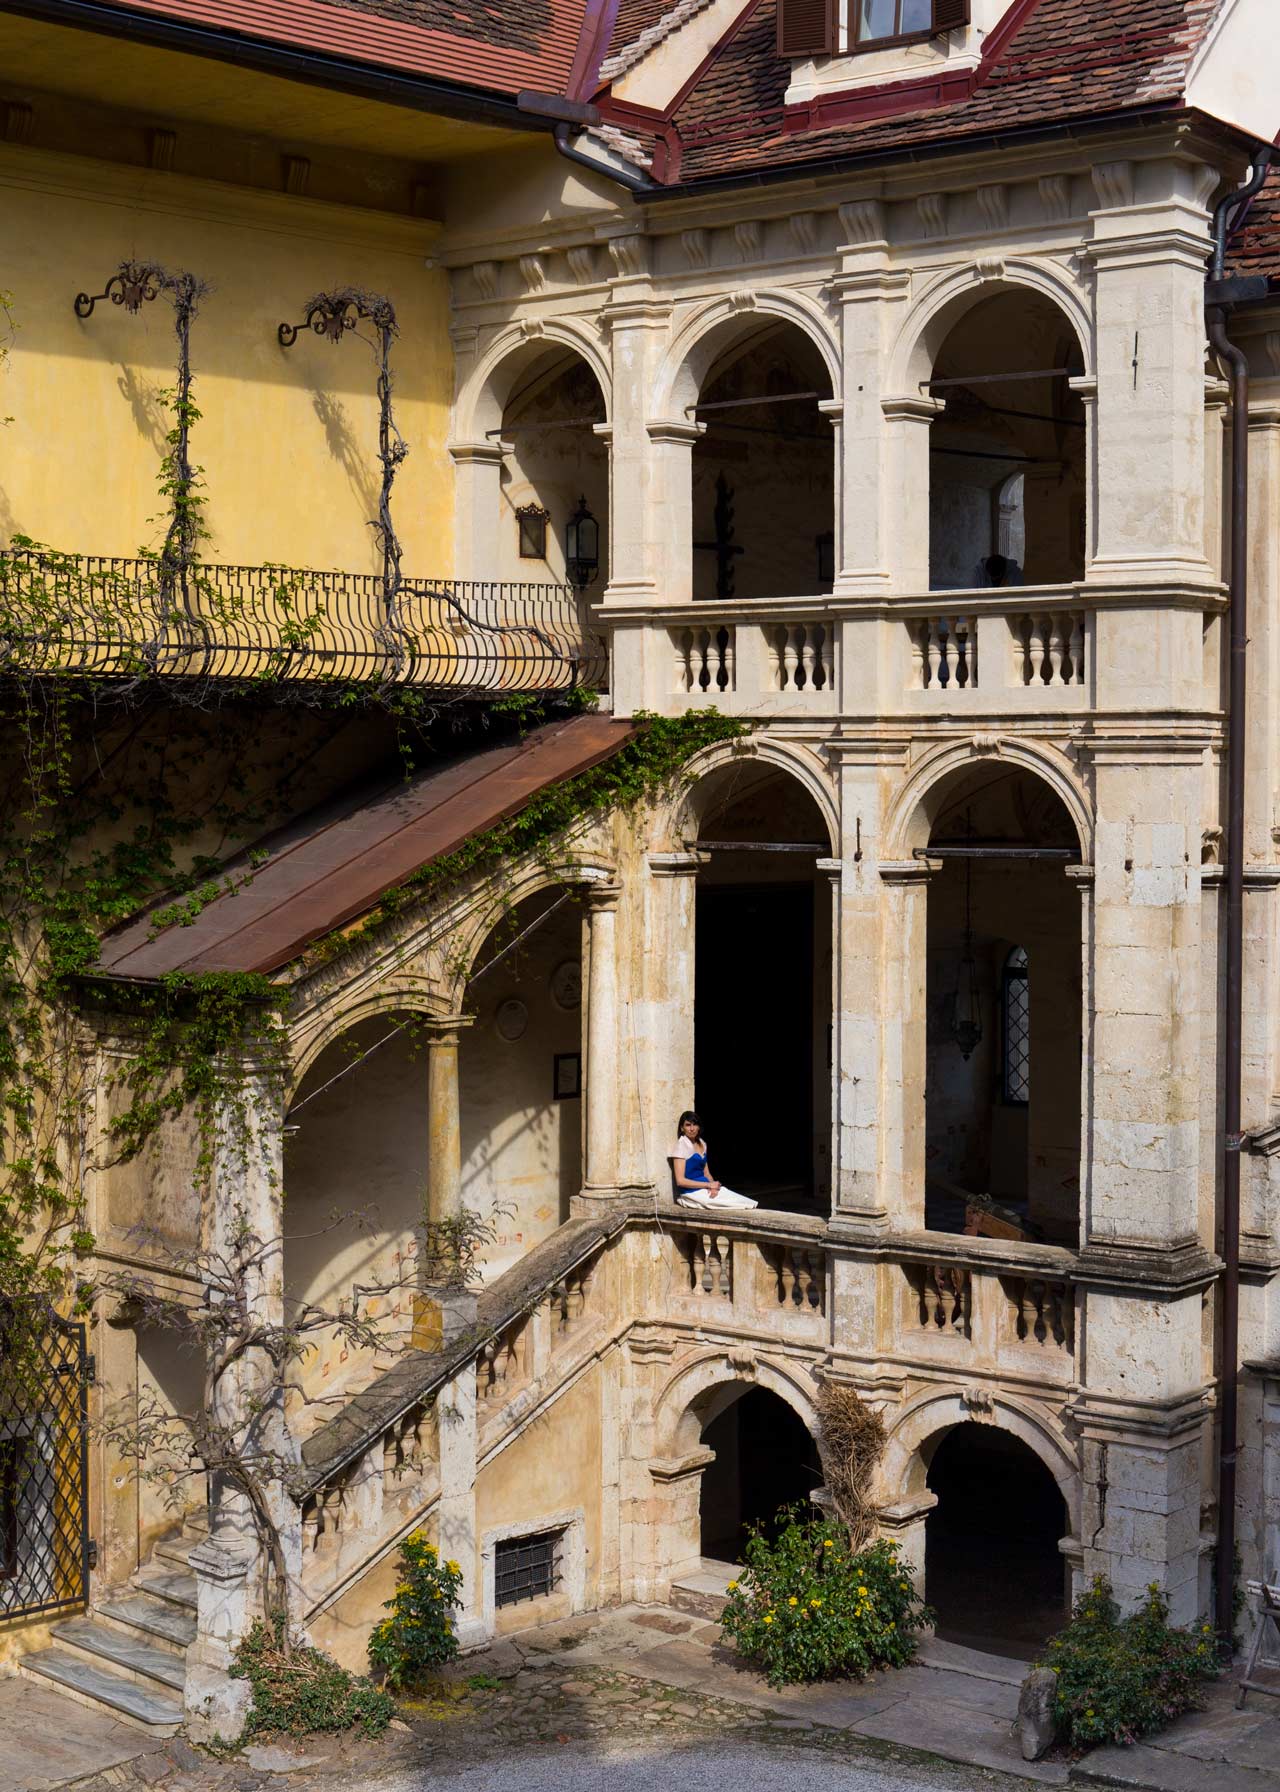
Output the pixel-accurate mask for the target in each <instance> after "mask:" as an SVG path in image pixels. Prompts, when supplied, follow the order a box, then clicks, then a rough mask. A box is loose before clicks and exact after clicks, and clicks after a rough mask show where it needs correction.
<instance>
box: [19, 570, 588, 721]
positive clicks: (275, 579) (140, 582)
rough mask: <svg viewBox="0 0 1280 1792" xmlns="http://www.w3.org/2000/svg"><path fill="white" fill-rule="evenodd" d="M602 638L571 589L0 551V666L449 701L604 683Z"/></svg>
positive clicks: (97, 675)
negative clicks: (327, 687) (447, 697)
mask: <svg viewBox="0 0 1280 1792" xmlns="http://www.w3.org/2000/svg"><path fill="white" fill-rule="evenodd" d="M605 666H606V654H605V647H604V643H603V641H602V640H600V638H599V637H598V636H596V635H595V634H593V632H592V631H591V629H590V628H589V626H588V623H587V616H586V606H585V603H584V601H583V600H582V599H581V598H580V597H579V595H578V594H577V593H576V592H575V591H574V590H573V588H572V586H569V585H552V584H525V583H513V584H503V583H498V582H489V581H481V580H474V579H467V580H458V579H433V580H421V579H412V578H407V579H405V580H404V582H403V583H402V585H401V586H400V589H399V591H398V593H397V595H396V601H395V605H394V611H393V610H392V608H391V607H390V606H389V605H388V603H387V601H386V596H385V587H384V584H383V581H382V579H381V578H379V577H376V576H374V575H371V574H361V573H334V572H298V571H295V570H293V569H292V568H284V567H277V566H217V565H201V566H198V567H195V568H191V569H188V570H186V571H179V572H174V571H168V570H166V569H165V567H164V566H163V565H162V564H161V562H160V561H159V560H146V559H135V560H127V559H114V558H107V557H104V556H99V555H67V554H57V553H52V552H50V551H48V550H46V549H43V548H17V549H12V550H10V551H8V552H6V553H3V554H0V670H4V669H9V670H12V671H23V672H28V673H39V674H46V673H47V674H52V673H59V672H65V673H74V674H79V675H82V676H94V677H100V678H104V679H116V680H119V679H138V678H146V677H151V676H163V677H166V678H172V679H179V680H183V681H192V682H198V681H200V680H215V681H219V682H223V681H236V682H240V683H277V684H280V685H286V686H299V685H323V684H327V683H357V684H373V685H376V684H397V685H411V686H413V687H415V688H417V689H423V690H436V691H440V692H447V693H449V694H451V695H459V696H461V695H467V694H471V693H475V694H482V693H486V692H496V691H522V692H526V691H527V692H538V691H560V690H567V689H569V688H571V687H572V686H574V685H585V686H587V687H589V688H596V687H598V686H599V685H601V684H602V683H603V680H604V675H605Z"/></svg>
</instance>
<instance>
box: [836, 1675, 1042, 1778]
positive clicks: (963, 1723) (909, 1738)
mask: <svg viewBox="0 0 1280 1792" xmlns="http://www.w3.org/2000/svg"><path fill="white" fill-rule="evenodd" d="M919 1671H920V1672H922V1673H924V1672H927V1671H928V1670H927V1669H921V1670H919ZM851 1728H852V1729H853V1731H854V1733H855V1734H856V1735H858V1736H874V1737H877V1738H878V1739H879V1740H880V1741H881V1742H896V1743H900V1744H902V1745H903V1746H904V1747H906V1748H915V1749H923V1750H924V1751H925V1752H926V1753H927V1754H931V1755H940V1756H941V1757H942V1759H943V1760H944V1761H962V1762H964V1763H965V1764H966V1765H967V1766H970V1767H987V1768H994V1769H995V1770H996V1771H997V1772H1000V1773H1016V1774H1020V1775H1022V1777H1023V1778H1025V1779H1030V1780H1038V1781H1040V1782H1041V1783H1042V1784H1044V1785H1049V1786H1065V1785H1066V1783H1067V1772H1068V1770H1067V1766H1066V1763H1065V1762H1062V1761H1024V1760H1023V1758H1022V1751H1021V1749H1020V1748H1019V1747H1018V1745H1017V1743H1016V1742H1015V1741H1014V1739H1013V1736H1012V1734H1011V1733H1010V1729H1009V1720H1008V1718H1005V1717H997V1716H995V1715H994V1714H993V1713H992V1712H989V1711H981V1710H975V1709H974V1707H973V1706H972V1705H961V1704H956V1703H954V1702H952V1701H951V1700H948V1699H932V1698H928V1697H925V1696H916V1697H914V1698H904V1699H898V1700H897V1701H895V1703H894V1704H893V1705H891V1706H890V1707H889V1709H888V1710H887V1711H880V1712H877V1713H875V1715H874V1716H871V1717H866V1718H859V1719H858V1721H857V1722H856V1723H855V1724H853V1725H852V1726H851Z"/></svg>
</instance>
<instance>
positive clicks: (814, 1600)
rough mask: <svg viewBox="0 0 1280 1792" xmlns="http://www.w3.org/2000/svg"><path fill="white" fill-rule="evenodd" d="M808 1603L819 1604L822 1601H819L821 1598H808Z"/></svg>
mask: <svg viewBox="0 0 1280 1792" xmlns="http://www.w3.org/2000/svg"><path fill="white" fill-rule="evenodd" d="M809 1604H810V1605H821V1604H822V1601H821V1600H820V1599H811V1600H810V1601H809Z"/></svg>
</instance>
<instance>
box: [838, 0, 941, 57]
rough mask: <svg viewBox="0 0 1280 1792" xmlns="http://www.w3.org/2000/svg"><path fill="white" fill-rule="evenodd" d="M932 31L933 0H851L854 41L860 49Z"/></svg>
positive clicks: (930, 33) (921, 35) (929, 34)
mask: <svg viewBox="0 0 1280 1792" xmlns="http://www.w3.org/2000/svg"><path fill="white" fill-rule="evenodd" d="M932 33H933V0H854V12H853V34H854V35H853V41H854V44H855V45H856V47H857V48H859V49H861V48H862V46H863V45H864V44H887V43H891V42H895V41H898V42H900V41H901V40H902V39H903V38H904V37H929V36H931V35H932Z"/></svg>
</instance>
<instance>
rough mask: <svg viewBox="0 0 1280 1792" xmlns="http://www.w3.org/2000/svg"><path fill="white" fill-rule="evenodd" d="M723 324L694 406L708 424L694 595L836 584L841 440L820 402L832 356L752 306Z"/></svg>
mask: <svg viewBox="0 0 1280 1792" xmlns="http://www.w3.org/2000/svg"><path fill="white" fill-rule="evenodd" d="M726 335H727V337H728V340H727V342H725V344H724V346H723V347H720V349H719V353H718V354H716V353H715V350H714V349H713V350H712V351H711V353H712V356H713V357H714V358H712V359H711V360H710V364H709V366H708V367H707V371H706V373H705V374H704V376H703V378H702V381H701V384H700V387H699V390H698V393H697V407H696V410H695V413H694V415H695V419H696V421H697V422H698V423H699V424H701V425H703V429H704V433H703V434H702V436H701V437H700V439H699V440H698V441H697V442H696V443H695V445H694V449H693V595H694V598H695V600H697V599H705V600H707V601H716V600H719V601H721V602H724V601H726V600H729V599H737V598H757V597H809V596H817V595H819V594H821V593H823V592H829V591H830V590H831V586H832V582H833V580H834V577H835V557H834V556H835V534H834V515H835V447H834V437H833V435H832V432H831V425H830V422H829V421H828V419H827V418H826V417H825V416H824V415H823V413H822V411H821V409H820V405H821V404H822V402H823V401H825V400H829V399H830V397H831V380H830V376H829V374H828V372H827V366H826V362H825V361H824V360H823V357H822V355H821V353H820V352H819V350H818V348H817V347H816V345H815V344H814V342H813V341H812V340H811V339H810V338H809V337H808V336H807V335H806V334H805V333H804V331H803V330H801V329H799V328H798V327H797V326H796V325H795V324H792V323H788V322H786V321H785V320H782V319H779V318H773V317H767V316H756V317H754V318H752V319H750V320H749V321H748V322H746V323H743V324H741V325H738V326H736V327H730V328H728V329H727V331H726ZM717 346H719V341H718V339H717ZM783 494H785V501H783Z"/></svg>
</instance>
